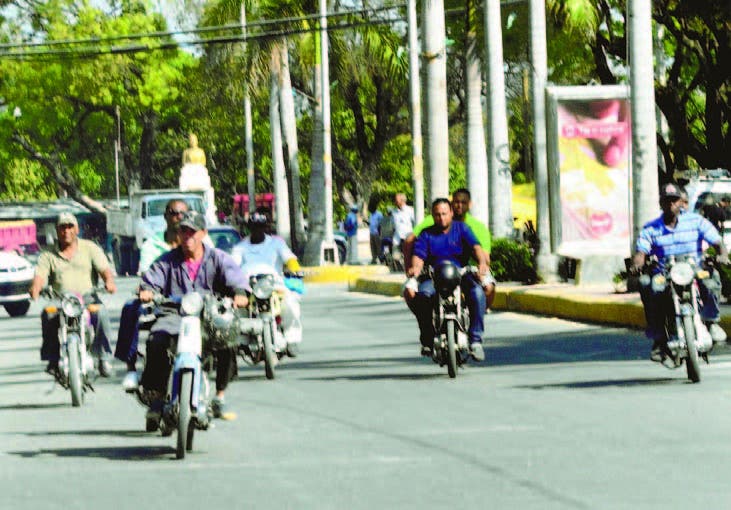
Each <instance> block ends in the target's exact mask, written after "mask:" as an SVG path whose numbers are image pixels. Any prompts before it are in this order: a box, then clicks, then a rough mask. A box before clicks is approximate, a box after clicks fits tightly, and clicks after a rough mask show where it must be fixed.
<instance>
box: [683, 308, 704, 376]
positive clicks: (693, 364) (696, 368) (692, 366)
mask: <svg viewBox="0 0 731 510" xmlns="http://www.w3.org/2000/svg"><path fill="white" fill-rule="evenodd" d="M683 331H684V332H685V346H686V349H687V350H688V357H687V358H686V359H685V368H686V369H687V371H688V379H690V380H691V381H692V382H694V383H697V382H700V380H701V368H700V363H699V362H698V349H697V348H696V346H695V323H694V322H693V316H691V315H685V316H683Z"/></svg>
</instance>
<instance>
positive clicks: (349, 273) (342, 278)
mask: <svg viewBox="0 0 731 510" xmlns="http://www.w3.org/2000/svg"><path fill="white" fill-rule="evenodd" d="M302 272H303V273H304V275H305V277H304V281H305V282H307V283H348V284H353V283H354V282H355V281H356V280H358V279H359V278H364V277H373V276H377V275H388V273H389V271H388V268H387V267H386V266H347V265H343V266H318V267H303V268H302Z"/></svg>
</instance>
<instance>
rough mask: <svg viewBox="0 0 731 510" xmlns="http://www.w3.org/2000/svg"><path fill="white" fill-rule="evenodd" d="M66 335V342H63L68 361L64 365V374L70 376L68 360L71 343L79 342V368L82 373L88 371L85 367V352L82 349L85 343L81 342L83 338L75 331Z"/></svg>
mask: <svg viewBox="0 0 731 510" xmlns="http://www.w3.org/2000/svg"><path fill="white" fill-rule="evenodd" d="M65 336H66V339H65V342H64V343H63V346H64V349H63V350H64V357H65V358H66V362H65V363H64V365H63V371H64V375H65V376H66V377H68V375H69V362H68V359H69V348H68V346H69V344H78V345H79V356H80V359H79V368H80V369H81V373H82V374H84V373H86V370H85V369H84V354H83V353H82V351H81V349H82V348H83V343H82V342H81V338H79V335H78V333H73V332H72V333H70V334H68V335H65Z"/></svg>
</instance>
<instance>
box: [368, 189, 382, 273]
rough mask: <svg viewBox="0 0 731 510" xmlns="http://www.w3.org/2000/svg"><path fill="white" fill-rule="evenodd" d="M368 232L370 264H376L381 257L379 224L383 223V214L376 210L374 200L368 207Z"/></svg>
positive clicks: (376, 205)
mask: <svg viewBox="0 0 731 510" xmlns="http://www.w3.org/2000/svg"><path fill="white" fill-rule="evenodd" d="M368 212H370V213H371V214H370V216H368V230H369V231H370V241H371V264H378V262H379V259H380V256H381V222H382V221H383V213H382V212H381V211H379V210H378V203H377V202H376V200H371V204H370V207H368Z"/></svg>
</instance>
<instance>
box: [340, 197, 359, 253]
mask: <svg viewBox="0 0 731 510" xmlns="http://www.w3.org/2000/svg"><path fill="white" fill-rule="evenodd" d="M343 228H344V229H345V236H346V237H347V238H348V264H358V205H357V204H353V205H351V206H350V212H348V215H347V216H346V217H345V223H344V224H343Z"/></svg>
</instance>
